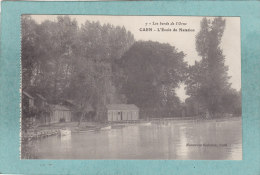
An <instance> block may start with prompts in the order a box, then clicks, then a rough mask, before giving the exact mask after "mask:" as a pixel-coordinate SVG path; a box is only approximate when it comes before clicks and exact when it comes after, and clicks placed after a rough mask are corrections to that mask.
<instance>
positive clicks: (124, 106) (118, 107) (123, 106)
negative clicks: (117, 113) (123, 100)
mask: <svg viewBox="0 0 260 175" xmlns="http://www.w3.org/2000/svg"><path fill="white" fill-rule="evenodd" d="M106 108H107V109H108V110H139V108H138V107H137V106H136V105H134V104H109V105H107V106H106Z"/></svg>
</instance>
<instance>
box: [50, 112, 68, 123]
mask: <svg viewBox="0 0 260 175" xmlns="http://www.w3.org/2000/svg"><path fill="white" fill-rule="evenodd" d="M71 117H72V114H71V111H61V110H54V111H53V112H52V114H51V119H50V123H58V122H60V120H61V119H64V121H65V122H70V121H71Z"/></svg>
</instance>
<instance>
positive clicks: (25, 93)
mask: <svg viewBox="0 0 260 175" xmlns="http://www.w3.org/2000/svg"><path fill="white" fill-rule="evenodd" d="M23 94H24V95H25V96H27V97H29V98H31V99H34V98H33V97H32V96H31V95H30V94H29V93H27V92H25V91H23Z"/></svg>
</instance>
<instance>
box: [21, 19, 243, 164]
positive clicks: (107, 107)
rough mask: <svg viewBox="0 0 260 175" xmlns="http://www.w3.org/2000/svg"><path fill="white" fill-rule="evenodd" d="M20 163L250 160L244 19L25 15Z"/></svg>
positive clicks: (22, 52) (23, 20)
mask: <svg viewBox="0 0 260 175" xmlns="http://www.w3.org/2000/svg"><path fill="white" fill-rule="evenodd" d="M21 32H22V33H21V36H22V40H21V42H22V43H21V48H22V49H21V65H22V66H21V75H22V85H21V88H22V89H21V96H22V98H21V108H22V110H21V159H174V160H242V119H241V46H240V42H241V40H240V18H239V17H226V16H223V17H207V16H204V17H200V16H106V15H22V16H21Z"/></svg>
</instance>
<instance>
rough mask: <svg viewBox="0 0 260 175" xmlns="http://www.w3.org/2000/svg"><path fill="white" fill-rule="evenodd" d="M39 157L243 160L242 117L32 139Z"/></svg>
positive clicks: (35, 155)
mask: <svg viewBox="0 0 260 175" xmlns="http://www.w3.org/2000/svg"><path fill="white" fill-rule="evenodd" d="M24 146H25V147H28V148H29V149H28V150H29V151H30V152H29V154H31V155H32V157H35V158H37V159H178V160H241V159H242V123H241V118H240V117H239V118H233V119H229V120H220V121H215V120H207V121H192V120H188V121H187V120H186V121H185V120H171V121H163V122H159V121H154V122H152V123H151V124H150V125H149V124H146V125H144V124H134V125H127V126H125V127H122V128H115V129H113V128H112V129H110V130H104V131H92V132H91V131H85V132H72V134H71V136H50V137H47V138H43V139H39V140H34V141H31V142H30V144H28V145H24Z"/></svg>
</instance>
